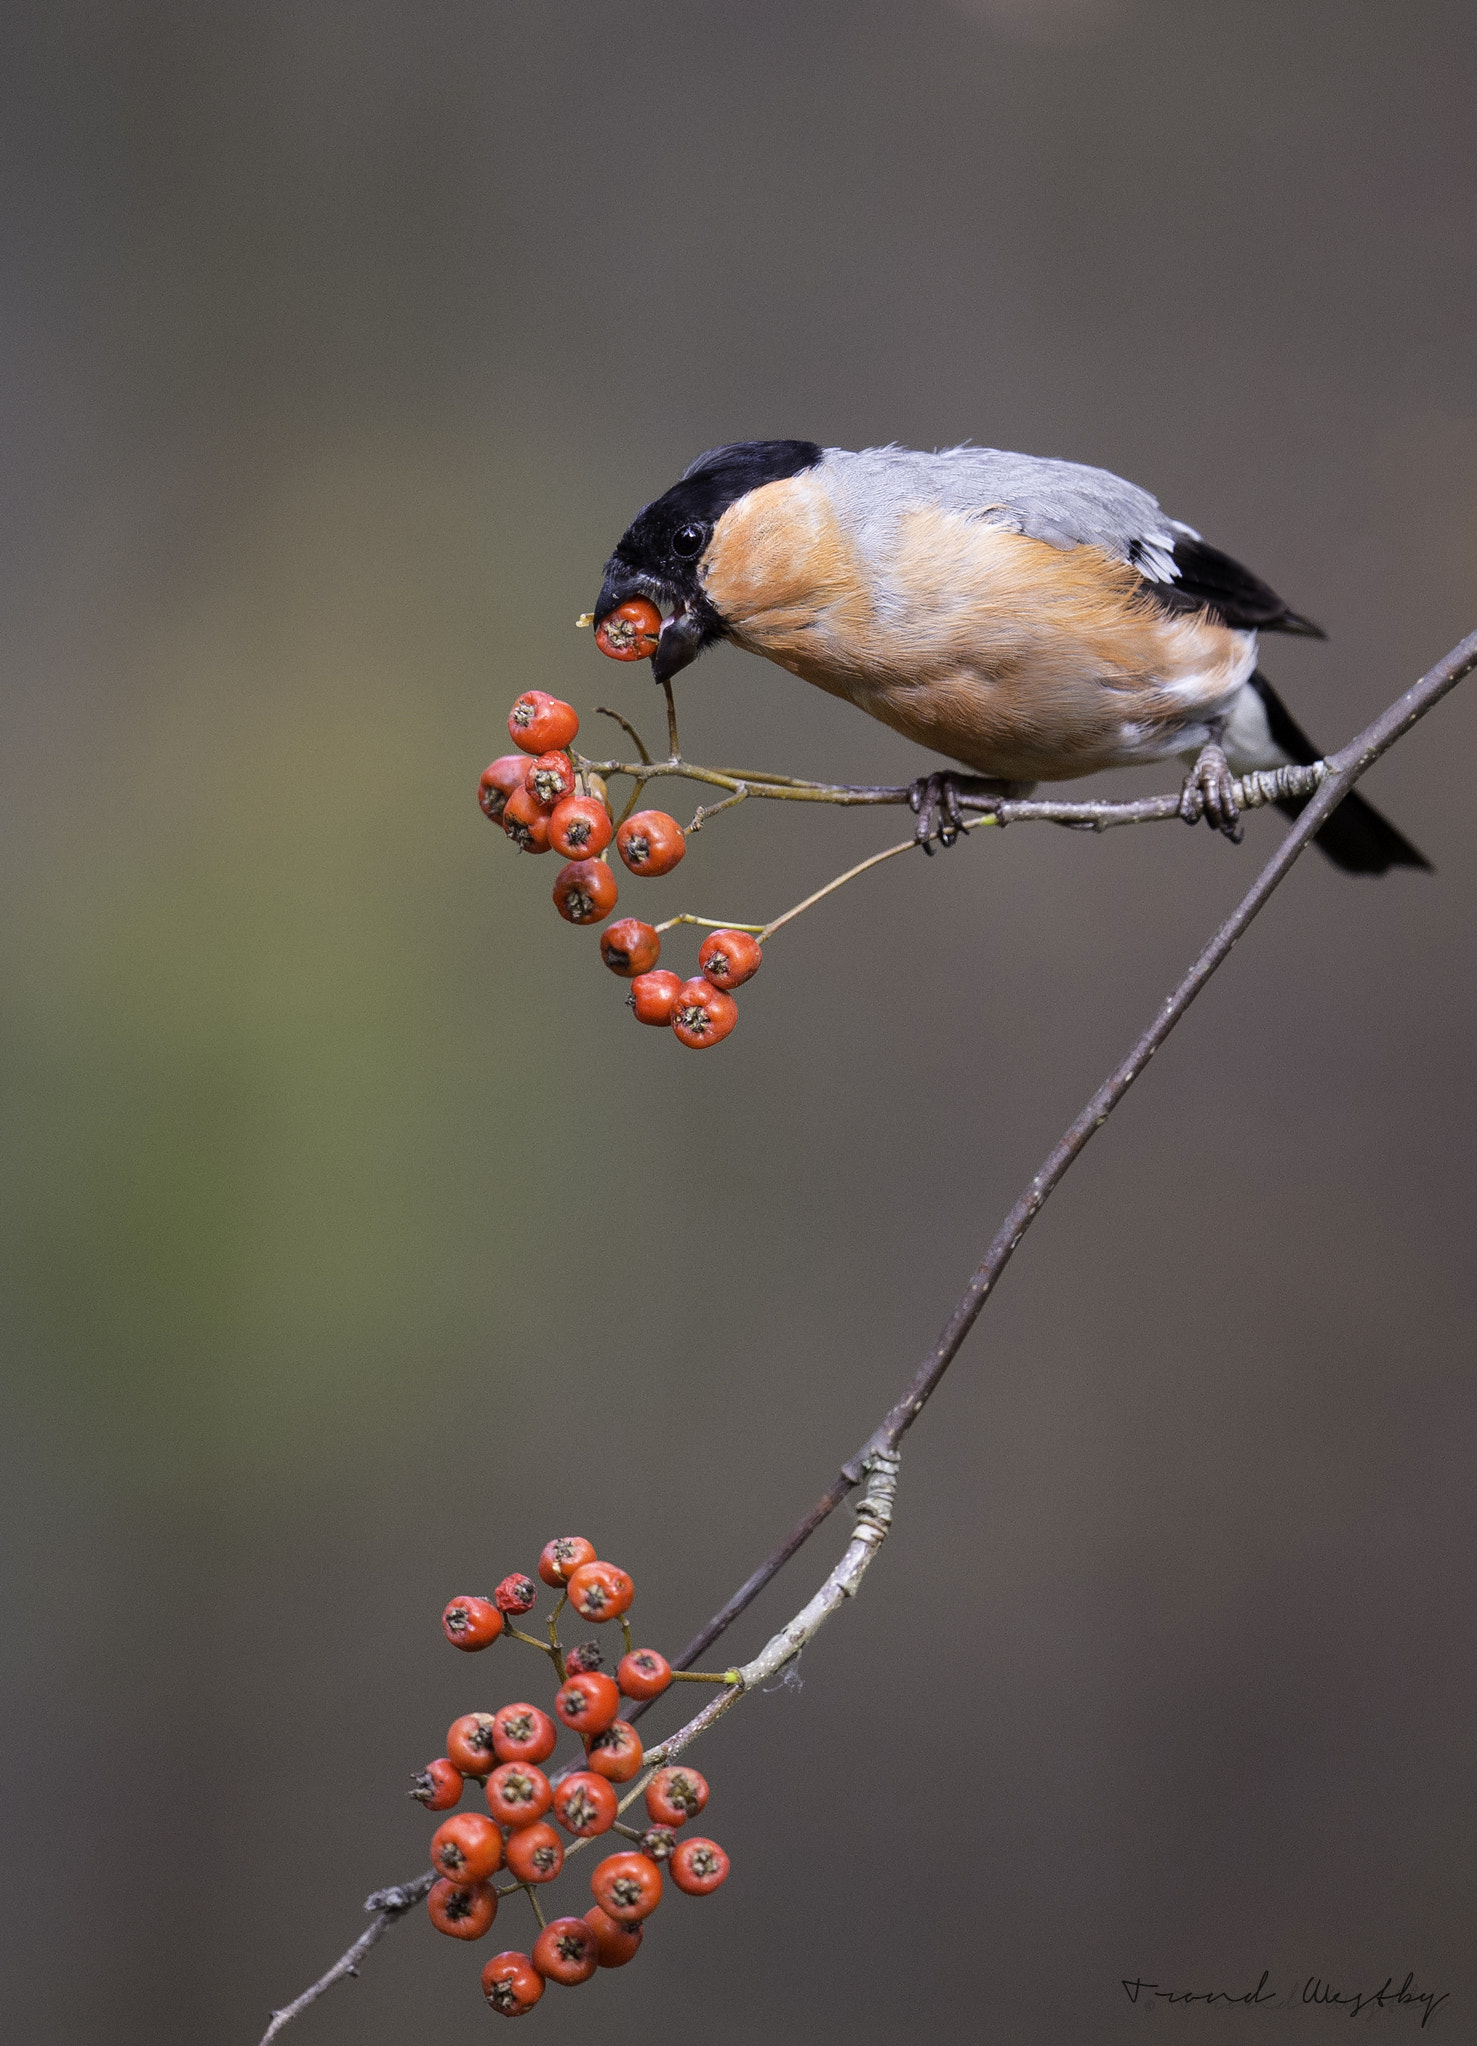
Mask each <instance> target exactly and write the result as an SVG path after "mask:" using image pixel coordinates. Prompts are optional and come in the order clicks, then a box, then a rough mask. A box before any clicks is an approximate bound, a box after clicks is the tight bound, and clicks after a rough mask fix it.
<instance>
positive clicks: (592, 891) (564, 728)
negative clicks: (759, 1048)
mask: <svg viewBox="0 0 1477 2046" xmlns="http://www.w3.org/2000/svg"><path fill="white" fill-rule="evenodd" d="M633 608H635V607H634V606H631V605H626V606H623V607H622V609H623V610H630V609H633ZM646 608H647V610H650V611H653V612H654V606H651V605H648V606H647V607H646ZM613 620H615V622H619V621H618V617H617V615H616V614H613V619H608V620H606V626H612V624H613ZM601 629H602V631H604V630H605V629H606V627H605V626H602V628H601ZM647 651H648V652H649V651H650V649H649V648H648V649H647ZM616 658H617V659H620V660H634V659H639V658H641V656H639V655H635V654H624V653H622V654H617V655H616ZM508 730H509V732H510V733H511V735H512V738H513V743H514V745H515V746H517V747H518V748H519V749H520V750H519V751H518V752H516V753H505V754H503V755H502V756H501V758H500V759H497V760H494V761H493V762H492V764H491V765H490V766H489V767H487V768H485V769H484V771H483V774H482V779H481V782H480V783H479V785H478V791H477V795H478V801H479V802H480V803H481V805H482V808H483V810H484V811H485V812H486V814H487V815H488V816H489V817H490V818H491V819H492V820H493V822H494V823H499V824H501V825H502V827H503V830H504V831H505V832H506V833H507V835H508V837H509V838H510V839H511V840H512V841H513V843H514V844H515V845H516V846H518V847H519V848H520V850H521V851H523V852H528V853H544V852H550V851H553V852H560V853H563V854H564V857H565V860H566V861H567V865H565V866H563V867H561V868H560V870H559V874H558V878H557V879H556V880H555V882H554V907H555V908H556V909H557V910H558V912H559V914H560V915H561V916H562V917H563V918H564V920H565V922H566V923H571V924H597V923H603V922H604V921H605V919H606V917H608V916H609V915H610V912H611V911H612V910H613V909H614V908H615V905H616V899H617V897H618V895H619V893H620V891H619V889H618V888H617V886H616V879H615V875H614V874H613V873H612V872H611V869H610V847H611V845H612V844H614V846H615V849H616V851H617V852H618V853H619V855H620V857H621V860H622V862H623V863H624V865H625V867H626V868H627V870H628V871H629V872H630V873H632V874H635V875H638V876H640V877H642V878H643V879H645V878H651V877H653V876H656V875H660V874H670V873H671V871H672V869H673V868H674V867H675V866H676V865H677V864H678V862H679V861H680V860H681V859H682V857H683V855H684V853H685V852H686V851H687V838H686V834H685V833H684V832H683V829H682V827H681V825H680V824H679V823H678V822H677V820H676V818H675V817H669V816H668V815H667V813H666V811H665V810H638V811H637V812H636V813H635V815H634V816H630V817H624V818H622V819H621V821H620V823H619V824H616V823H614V822H613V820H612V818H611V814H610V808H609V804H608V801H607V792H606V788H605V784H604V782H602V781H601V779H600V777H599V775H597V774H593V773H591V772H590V771H589V769H588V766H586V765H581V766H577V765H576V763H575V760H574V759H573V758H572V757H571V755H570V753H569V752H568V750H567V749H568V748H569V747H570V746H571V745H572V744H573V742H574V738H575V734H576V733H577V732H578V731H579V718H578V717H577V716H576V714H575V712H574V710H573V708H572V707H571V706H570V705H569V704H567V703H561V702H560V701H559V699H558V697H555V696H548V695H546V694H545V693H544V691H543V690H542V689H529V690H526V691H525V692H524V694H523V695H522V696H520V697H519V698H518V701H517V702H516V703H515V704H514V705H513V708H512V711H511V712H510V714H509V717H508ZM661 950H662V940H661V933H660V931H659V930H658V929H657V928H656V927H655V926H654V925H652V924H648V923H643V922H642V921H641V920H640V918H639V917H633V916H625V917H621V918H620V919H619V920H618V921H617V922H615V923H613V924H610V925H609V926H608V927H607V928H606V930H605V931H604V932H603V933H602V934H601V938H600V956H601V958H602V959H603V960H604V961H605V964H606V965H607V966H608V967H609V968H610V970H611V972H612V973H615V974H619V975H620V977H621V978H622V979H623V980H629V981H630V983H631V992H630V995H629V997H628V1000H629V1004H630V1007H631V1009H632V1010H633V1011H634V1012H635V1015H636V1019H637V1021H638V1022H641V1023H652V1024H656V1025H658V1026H660V1027H664V1028H670V1029H671V1031H672V1033H673V1035H674V1036H675V1037H676V1038H677V1040H678V1042H679V1043H681V1044H685V1045H687V1046H689V1047H690V1048H691V1049H692V1050H694V1051H700V1050H702V1049H703V1048H704V1047H705V1046H707V1045H710V1044H719V1043H721V1042H722V1040H723V1039H724V1038H725V1037H727V1035H728V1033H729V1032H730V1031H731V1030H732V1029H733V1026H734V1024H735V1023H736V1022H737V1021H738V1004H737V1003H736V1002H735V1001H734V999H733V994H732V990H733V989H734V988H736V987H742V985H743V983H744V982H745V981H746V980H751V979H752V978H753V976H754V975H755V974H756V973H757V972H758V971H759V966H760V962H761V961H762V959H763V957H764V955H763V953H762V952H761V950H760V948H759V945H758V943H757V942H756V941H755V939H754V938H752V937H751V936H750V935H749V933H748V932H747V931H730V930H715V931H713V932H711V933H710V935H709V936H708V937H707V938H706V939H705V940H704V943H703V946H702V949H701V951H700V952H699V953H698V971H697V973H696V974H695V975H694V976H693V978H692V979H690V980H683V979H682V978H681V977H680V975H678V974H675V973H668V972H665V971H660V970H657V961H658V959H659V958H660V957H661Z"/></svg>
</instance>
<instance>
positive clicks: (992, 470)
mask: <svg viewBox="0 0 1477 2046" xmlns="http://www.w3.org/2000/svg"><path fill="white" fill-rule="evenodd" d="M819 473H820V475H821V476H822V477H823V478H824V480H825V482H826V485H827V487H828V488H829V490H830V492H831V495H832V497H833V499H834V500H835V502H836V504H837V508H838V510H840V511H841V512H842V513H843V516H844V517H845V519H846V522H847V524H848V526H849V528H850V529H851V531H852V532H853V533H854V534H855V535H856V537H857V539H858V540H859V542H860V544H861V545H862V547H863V548H864V550H867V551H870V550H871V549H872V548H873V547H875V548H876V549H878V550H879V551H880V552H884V553H885V552H888V551H890V547H891V544H892V542H893V538H894V535H895V533H896V528H897V521H898V519H899V518H900V517H901V516H902V514H903V513H904V512H907V511H909V510H912V509H914V508H915V507H916V506H918V505H919V504H932V505H937V506H939V507H940V508H941V509H943V510H946V511H953V512H961V513H963V514H964V515H965V516H966V517H970V518H978V519H981V520H984V521H986V522H988V523H989V524H990V525H995V526H1001V527H1003V528H1004V529H1005V530H1006V531H1007V532H1012V533H1024V534H1025V535H1026V536H1027V537H1028V538H1029V539H1032V540H1044V541H1046V543H1047V544H1048V545H1049V546H1052V547H1059V548H1062V549H1067V548H1070V547H1078V546H1082V545H1087V546H1091V547H1098V548H1101V549H1102V551H1103V553H1105V554H1108V555H1111V556H1112V557H1113V559H1114V560H1117V561H1127V562H1131V563H1132V564H1133V566H1134V567H1135V568H1137V569H1138V571H1139V573H1140V574H1141V575H1144V576H1147V577H1148V578H1149V579H1150V580H1151V581H1154V582H1172V581H1173V580H1174V579H1175V578H1176V577H1177V576H1178V574H1179V569H1178V567H1177V565H1176V563H1175V560H1174V555H1173V552H1172V550H1173V547H1174V543H1175V541H1176V540H1177V539H1192V540H1195V539H1198V538H1199V537H1200V536H1199V534H1198V533H1196V532H1195V530H1194V528H1193V527H1191V526H1186V525H1182V524H1181V522H1180V521H1179V520H1178V519H1171V518H1167V517H1166V516H1165V514H1164V513H1163V512H1162V511H1161V510H1160V508H1159V504H1158V502H1157V500H1156V499H1154V498H1152V497H1151V496H1150V495H1149V493H1148V491H1147V490H1140V489H1139V488H1138V486H1137V485H1136V484H1133V483H1127V482H1125V481H1124V479H1123V478H1122V477H1121V476H1114V475H1112V474H1111V473H1110V472H1109V471H1108V470H1106V469H1092V468H1089V467H1088V466H1087V465H1086V464H1085V463H1083V462H1056V461H1050V460H1047V459H1046V458H1045V457H1043V456H1040V455H1013V454H1007V453H1005V452H1004V451H1003V450H1002V449H1000V448H976V447H959V448H942V449H940V450H939V451H938V452H936V453H934V454H925V453H922V452H920V451H918V450H915V449H912V448H896V447H892V448H863V449H862V450H861V451H860V452H859V453H855V454H853V453H851V452H849V451H848V450H847V449H845V448H827V449H826V452H825V459H824V461H823V462H822V464H821V468H820V472H819Z"/></svg>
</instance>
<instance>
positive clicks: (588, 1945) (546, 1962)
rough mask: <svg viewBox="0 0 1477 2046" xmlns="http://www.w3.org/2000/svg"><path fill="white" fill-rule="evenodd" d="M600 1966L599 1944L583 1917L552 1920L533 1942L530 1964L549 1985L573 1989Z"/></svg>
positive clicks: (587, 1978)
mask: <svg viewBox="0 0 1477 2046" xmlns="http://www.w3.org/2000/svg"><path fill="white" fill-rule="evenodd" d="M599 1964H600V1942H599V1940H598V1939H597V1938H596V1936H595V1929H594V1927H593V1926H590V1925H586V1923H585V1921H584V1919H583V1918H552V1919H550V1921H549V1923H548V1924H547V1925H546V1926H545V1927H544V1929H543V1931H542V1932H541V1933H540V1934H539V1936H538V1938H537V1939H536V1940H535V1941H534V1943H533V1965H534V1966H535V1968H537V1969H538V1971H539V1973H540V1975H546V1976H547V1977H548V1979H549V1981H550V1982H565V1983H568V1984H569V1985H570V1987H571V1988H572V1987H573V1986H574V1984H575V1983H577V1982H588V1981H589V1979H590V1977H591V1976H592V1975H593V1974H594V1972H595V1970H596V1968H597V1967H598V1966H599Z"/></svg>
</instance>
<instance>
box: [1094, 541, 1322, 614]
mask: <svg viewBox="0 0 1477 2046" xmlns="http://www.w3.org/2000/svg"><path fill="white" fill-rule="evenodd" d="M1171 552H1172V554H1173V556H1174V565H1175V567H1176V568H1177V569H1178V570H1179V574H1178V575H1177V576H1176V577H1175V578H1174V580H1173V581H1172V582H1166V581H1161V580H1160V579H1159V578H1157V577H1156V576H1155V575H1153V574H1152V572H1151V570H1150V567H1149V566H1148V565H1147V563H1146V561H1145V560H1144V559H1141V558H1140V553H1139V547H1138V543H1137V542H1136V541H1135V542H1134V544H1133V545H1132V546H1131V547H1130V548H1129V557H1130V559H1131V560H1132V561H1133V565H1134V567H1135V568H1136V569H1137V570H1138V571H1139V574H1140V575H1142V576H1143V578H1144V587H1145V589H1146V590H1147V591H1148V593H1149V595H1150V596H1152V597H1153V599H1154V601H1155V602H1156V603H1157V604H1161V605H1162V606H1163V607H1164V609H1165V610H1166V611H1214V612H1215V614H1216V616H1217V617H1219V618H1223V619H1224V620H1225V622H1226V623H1227V625H1234V626H1235V627H1236V629H1237V631H1238V632H1251V631H1256V632H1296V633H1301V634H1302V635H1303V637H1304V638H1306V639H1326V638H1327V636H1328V635H1327V634H1326V633H1325V632H1324V630H1323V628H1322V626H1320V625H1315V624H1314V623H1313V621H1312V619H1311V618H1303V617H1301V616H1300V615H1299V614H1298V613H1297V612H1296V611H1293V610H1290V609H1289V608H1288V606H1287V605H1286V604H1284V603H1283V601H1282V599H1281V598H1280V597H1279V596H1278V594H1277V592H1276V591H1275V590H1274V589H1270V588H1269V587H1268V586H1267V584H1266V583H1264V582H1263V581H1262V579H1261V577H1260V576H1255V575H1253V574H1252V572H1251V570H1250V569H1249V568H1243V567H1242V566H1241V564H1240V562H1239V561H1233V560H1232V559H1231V557H1230V555H1229V554H1222V553H1221V551H1220V549H1219V547H1209V546H1207V545H1206V543H1205V541H1203V540H1192V539H1190V538H1189V537H1188V536H1187V535H1184V534H1181V535H1179V536H1178V537H1177V538H1176V540H1175V543H1174V546H1173V548H1172V550H1171Z"/></svg>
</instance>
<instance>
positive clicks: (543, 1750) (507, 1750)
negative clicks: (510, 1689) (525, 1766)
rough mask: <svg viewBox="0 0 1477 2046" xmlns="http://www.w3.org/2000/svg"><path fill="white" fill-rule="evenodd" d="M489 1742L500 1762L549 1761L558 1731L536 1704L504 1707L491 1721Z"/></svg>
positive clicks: (546, 1714) (495, 1713)
mask: <svg viewBox="0 0 1477 2046" xmlns="http://www.w3.org/2000/svg"><path fill="white" fill-rule="evenodd" d="M479 1716H480V1715H479ZM488 1739H489V1741H490V1743H491V1746H492V1749H493V1752H494V1753H495V1754H496V1756H497V1758H498V1760H499V1761H500V1762H546V1761H547V1760H548V1759H549V1757H550V1755H552V1754H553V1752H554V1749H555V1748H556V1747H557V1745H558V1742H559V1729H558V1727H557V1726H555V1724H554V1722H553V1720H552V1719H550V1717H549V1715H548V1713H547V1712H540V1711H539V1709H538V1707H537V1705H521V1704H520V1705H502V1706H500V1707H499V1708H498V1710H497V1711H496V1712H494V1713H493V1715H492V1718H491V1719H490V1720H489V1721H488Z"/></svg>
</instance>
